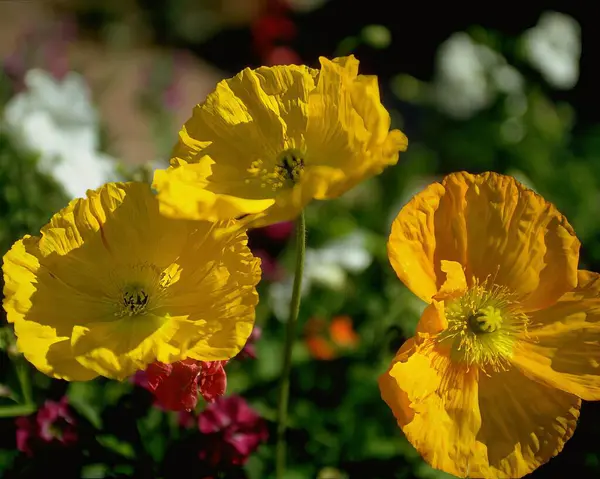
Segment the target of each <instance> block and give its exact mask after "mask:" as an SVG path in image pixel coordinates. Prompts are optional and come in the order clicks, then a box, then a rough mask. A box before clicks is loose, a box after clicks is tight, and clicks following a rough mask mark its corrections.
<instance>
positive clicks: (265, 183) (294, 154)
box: [245, 149, 304, 191]
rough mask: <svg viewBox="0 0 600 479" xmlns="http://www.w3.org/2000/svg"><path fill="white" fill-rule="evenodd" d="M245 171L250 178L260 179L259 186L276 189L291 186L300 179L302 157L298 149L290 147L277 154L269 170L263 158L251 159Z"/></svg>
mask: <svg viewBox="0 0 600 479" xmlns="http://www.w3.org/2000/svg"><path fill="white" fill-rule="evenodd" d="M246 171H247V172H248V173H249V174H250V176H251V177H252V178H255V179H258V180H259V181H260V187H261V188H271V190H272V191H277V190H279V189H281V188H284V187H292V186H294V184H295V183H297V182H298V181H299V180H300V178H301V177H302V173H303V172H304V158H303V156H302V153H301V152H300V151H298V150H295V149H290V150H286V151H284V152H283V153H282V154H281V155H280V156H279V158H278V159H277V161H276V162H275V166H274V167H273V169H272V170H271V171H269V169H268V168H267V166H266V165H265V164H264V162H263V160H255V161H253V162H252V163H251V164H250V167H249V168H248V169H247V170H246ZM251 181H252V180H251V179H246V180H245V183H246V184H249V183H250V182H251Z"/></svg>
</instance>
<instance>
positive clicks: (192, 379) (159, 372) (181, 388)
mask: <svg viewBox="0 0 600 479" xmlns="http://www.w3.org/2000/svg"><path fill="white" fill-rule="evenodd" d="M226 363H227V361H207V362H202V361H196V360H195V359H184V360H183V361H177V362H175V363H173V364H164V363H160V362H155V363H152V364H151V365H150V366H148V367H147V368H146V370H145V371H144V372H141V373H138V374H136V376H135V377H134V383H135V384H137V385H138V386H142V387H144V388H146V389H148V390H149V391H151V392H152V393H153V394H154V397H155V399H156V403H157V405H158V406H160V407H162V408H163V409H167V410H170V411H182V410H185V411H190V410H192V409H194V408H195V407H196V404H197V403H198V394H201V395H202V397H203V398H204V400H205V401H207V402H212V401H214V400H215V399H216V398H217V397H218V396H221V395H222V394H224V393H225V390H226V389H227V375H226V374H225V370H224V369H223V367H224V366H225V364H226Z"/></svg>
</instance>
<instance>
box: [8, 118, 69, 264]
mask: <svg viewBox="0 0 600 479" xmlns="http://www.w3.org/2000/svg"><path fill="white" fill-rule="evenodd" d="M37 161H38V160H37V156H36V155H35V154H32V153H29V152H27V151H25V150H24V149H23V148H20V147H19V146H18V145H17V144H16V143H15V141H14V140H13V138H12V137H11V136H10V135H9V133H8V132H7V131H5V130H2V129H0V251H2V254H4V252H6V251H8V250H9V249H10V247H11V245H12V243H13V242H14V241H16V240H17V239H19V238H21V237H22V236H23V235H25V234H33V235H35V234H38V233H39V230H40V228H41V227H42V226H43V225H44V224H45V223H47V222H48V220H49V219H50V218H51V217H52V215H53V214H54V213H55V212H56V211H58V210H59V209H60V208H63V207H65V206H66V205H67V203H68V200H67V198H66V196H65V194H64V192H63V191H62V189H61V187H60V185H58V184H57V183H56V182H55V181H54V180H53V179H52V178H51V177H49V176H48V175H45V174H43V173H41V172H40V171H39V170H38V168H37Z"/></svg>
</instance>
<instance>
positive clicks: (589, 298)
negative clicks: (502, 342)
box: [513, 271, 600, 401]
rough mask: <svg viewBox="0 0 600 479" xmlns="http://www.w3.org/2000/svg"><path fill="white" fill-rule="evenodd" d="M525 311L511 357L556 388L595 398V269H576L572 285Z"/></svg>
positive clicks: (599, 325)
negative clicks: (525, 325) (523, 331)
mask: <svg viewBox="0 0 600 479" xmlns="http://www.w3.org/2000/svg"><path fill="white" fill-rule="evenodd" d="M530 317H531V325H530V327H529V331H528V334H527V335H523V337H522V338H521V341H520V343H519V345H518V347H517V349H516V350H515V354H514V357H513V362H514V363H515V364H516V365H517V366H518V367H520V368H521V369H523V370H524V371H526V372H527V373H529V374H532V375H534V376H535V377H537V378H539V379H540V380H541V381H544V382H546V383H547V384H550V385H552V386H554V387H556V388H558V389H562V390H563V391H567V392H570V393H572V394H575V395H577V396H579V397H581V398H582V399H586V400H588V401H598V400H600V275H599V274H598V273H591V272H589V271H579V284H578V286H577V288H576V289H575V290H573V291H572V292H570V293H566V294H565V295H563V296H562V297H561V298H560V299H559V300H558V302H557V303H556V304H554V305H553V306H551V307H549V308H547V309H544V310H541V311H536V312H535V313H533V314H531V315H530Z"/></svg>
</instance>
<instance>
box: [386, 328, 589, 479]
mask: <svg viewBox="0 0 600 479" xmlns="http://www.w3.org/2000/svg"><path fill="white" fill-rule="evenodd" d="M379 387H380V390H381V395H382V398H383V399H384V401H385V402H386V403H387V404H388V406H389V407H390V408H391V409H392V411H393V413H394V416H395V417H396V420H397V421H398V425H399V426H400V427H401V428H402V430H403V432H404V434H405V435H406V437H407V439H408V440H409V441H410V442H411V444H413V446H414V447H415V448H416V449H417V450H418V451H419V453H420V454H421V455H422V457H423V459H425V461H427V462H428V463H429V464H430V465H431V466H432V467H434V468H436V469H440V470H442V471H445V472H448V473H450V474H454V475H456V476H458V477H469V478H471V479H476V478H483V479H500V478H506V479H508V478H520V477H523V476H524V475H526V474H528V473H530V472H531V471H533V470H534V469H536V468H537V467H539V466H540V465H541V464H543V463H545V462H547V461H548V460H549V459H550V458H551V457H553V456H554V455H556V454H558V453H559V452H560V451H561V450H562V448H563V446H564V444H565V442H566V441H567V440H568V439H569V438H570V437H571V436H572V435H573V431H574V429H575V426H576V424H577V419H578V416H579V407H580V404H581V401H580V400H579V398H577V397H576V396H574V395H572V394H568V393H565V392H562V391H558V390H554V389H553V388H550V387H548V386H546V385H544V384H541V383H538V382H536V381H533V380H532V379H530V378H528V377H527V376H525V375H524V374H522V373H521V372H520V371H519V370H518V369H516V368H515V369H512V370H509V371H505V372H499V373H492V374H491V375H489V376H488V375H485V374H483V373H479V372H478V370H477V368H471V369H467V368H463V367H460V366H458V365H456V364H455V363H453V362H452V361H451V360H450V359H449V358H448V356H447V354H446V352H445V351H444V350H442V349H439V346H436V345H435V343H434V340H432V339H431V337H430V336H429V335H427V334H425V335H423V334H421V335H419V336H418V337H416V338H413V339H411V340H409V341H407V343H405V345H404V346H403V347H402V348H401V350H400V351H399V353H398V355H397V356H396V358H395V360H394V363H393V364H392V366H391V368H390V370H389V371H388V372H386V373H385V374H383V375H382V376H381V377H380V378H379Z"/></svg>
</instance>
